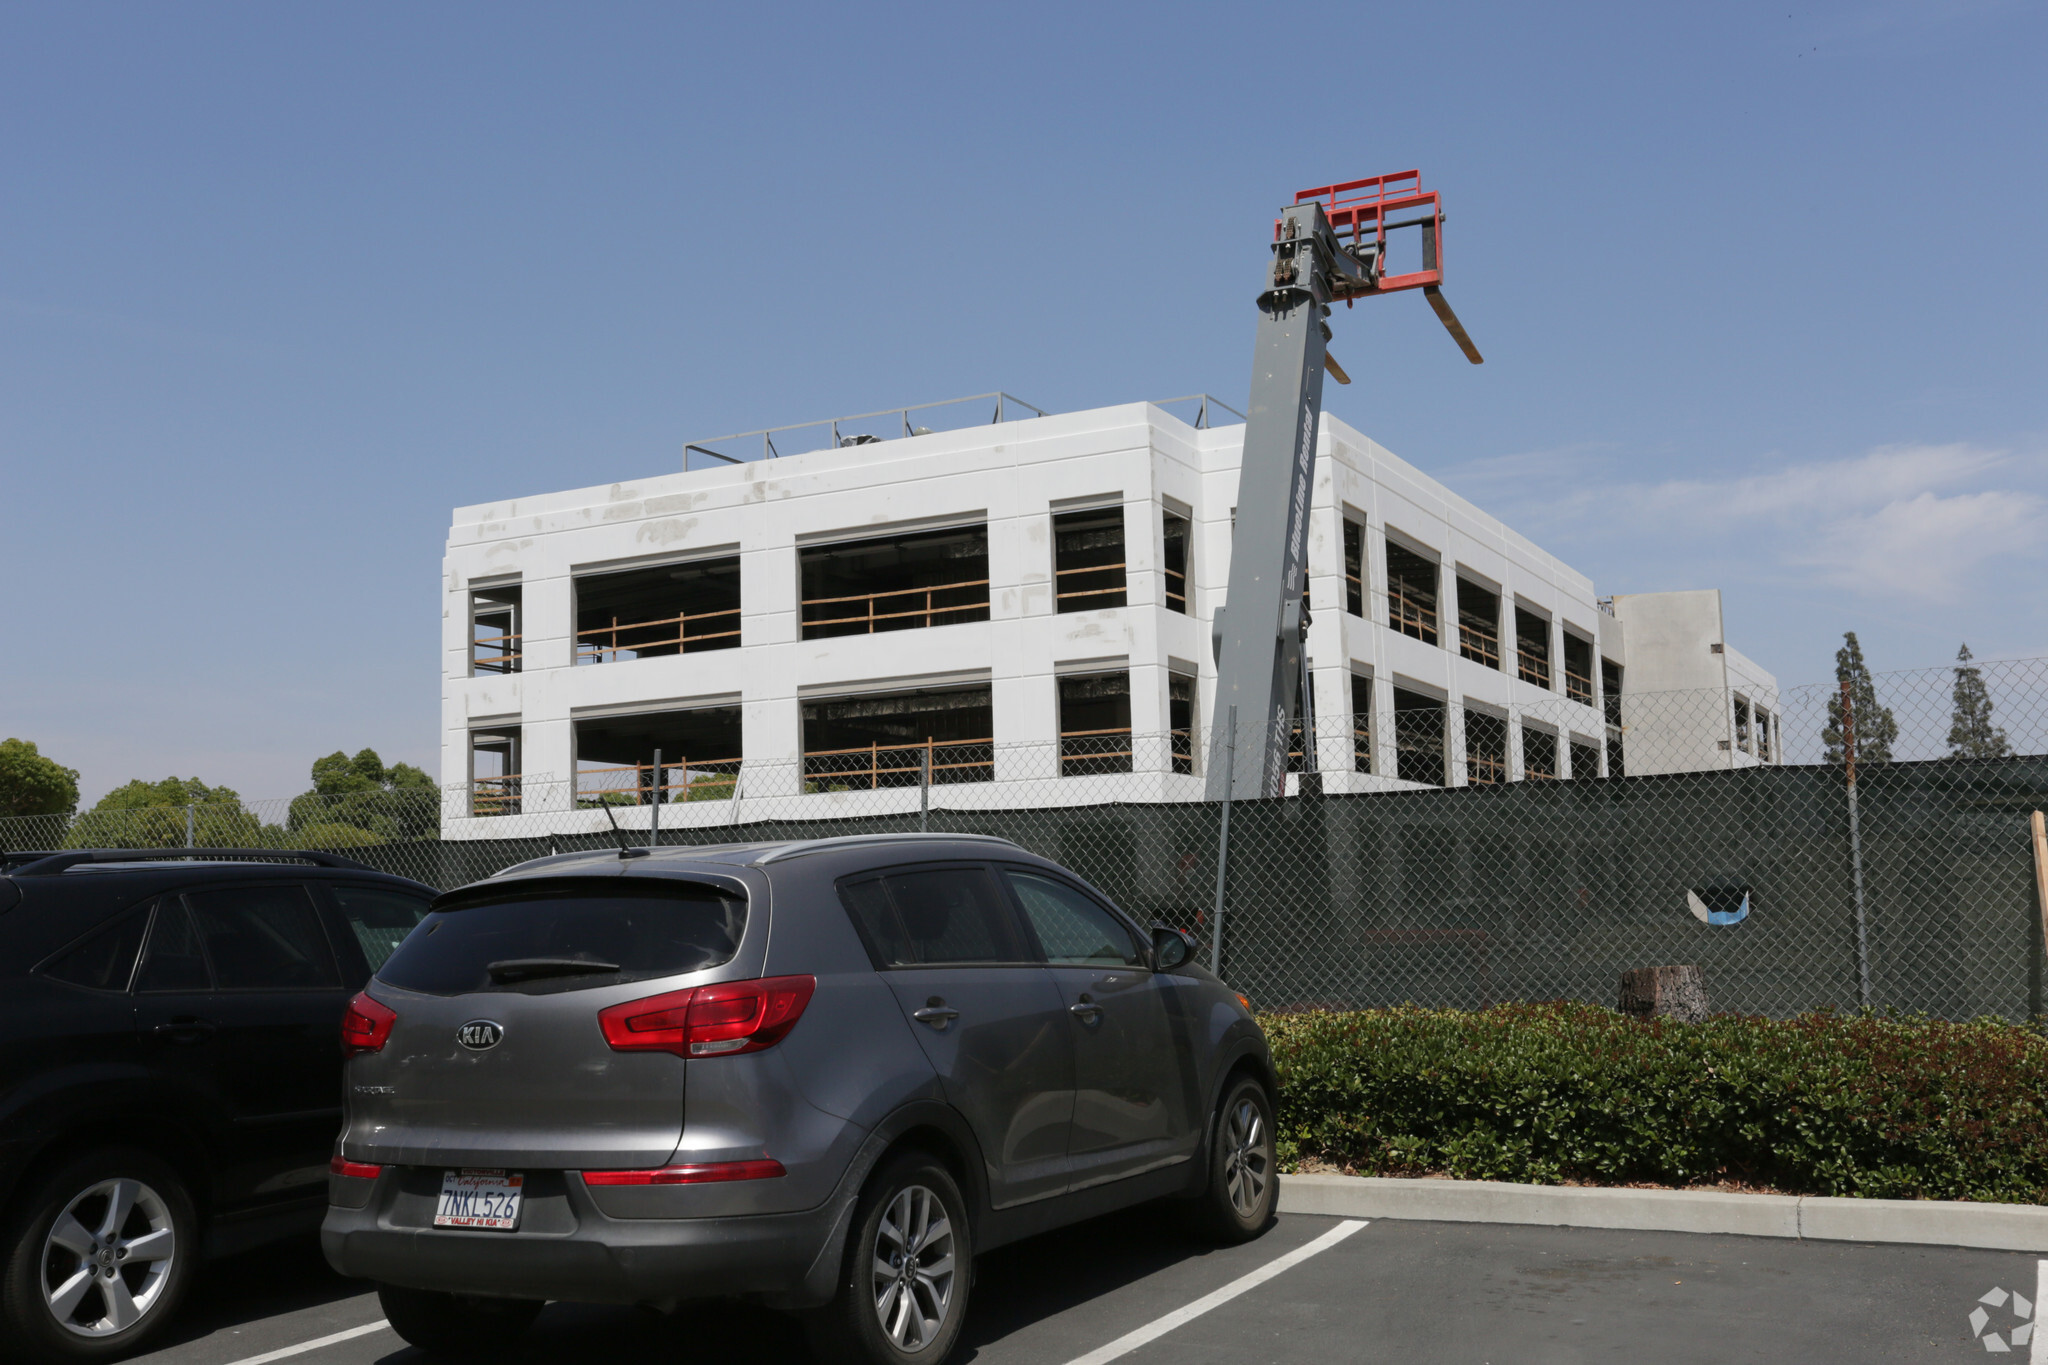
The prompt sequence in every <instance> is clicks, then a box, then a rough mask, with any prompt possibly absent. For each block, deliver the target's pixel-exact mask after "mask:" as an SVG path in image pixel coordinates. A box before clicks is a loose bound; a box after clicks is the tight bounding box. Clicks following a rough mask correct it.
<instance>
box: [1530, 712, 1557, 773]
mask: <svg viewBox="0 0 2048 1365" xmlns="http://www.w3.org/2000/svg"><path fill="white" fill-rule="evenodd" d="M1522 776H1523V778H1525V779H1527V780H1530V781H1534V780H1537V779H1541V778H1554V777H1556V776H1557V736H1556V735H1553V734H1551V733H1550V732H1549V731H1547V730H1536V729H1531V728H1530V727H1529V726H1526V725H1525V726H1523V727H1522Z"/></svg>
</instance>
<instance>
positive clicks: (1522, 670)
mask: <svg viewBox="0 0 2048 1365" xmlns="http://www.w3.org/2000/svg"><path fill="white" fill-rule="evenodd" d="M1515 673H1516V676H1517V677H1519V678H1521V680H1522V681H1523V682H1525V683H1531V684H1534V685H1535V686H1537V687H1543V688H1547V687H1549V686H1550V622H1549V621H1548V620H1547V619H1546V618H1544V617H1541V616H1538V615H1537V614H1536V613H1535V612H1533V611H1524V610H1523V609H1522V608H1520V607H1516V608H1515Z"/></svg>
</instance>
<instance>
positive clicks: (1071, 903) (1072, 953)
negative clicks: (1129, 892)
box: [1004, 872, 1144, 967]
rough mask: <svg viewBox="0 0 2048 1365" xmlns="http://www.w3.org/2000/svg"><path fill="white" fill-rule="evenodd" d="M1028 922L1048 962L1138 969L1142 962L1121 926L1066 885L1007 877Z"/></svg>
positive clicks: (1021, 875)
mask: <svg viewBox="0 0 2048 1365" xmlns="http://www.w3.org/2000/svg"><path fill="white" fill-rule="evenodd" d="M1004 875H1005V876H1007V877H1008V878H1009V880H1010V887H1011V889H1012V890H1014V891H1015V892H1016V893H1017V900H1018V902H1019V903H1020V904H1022V905H1023V907H1024V918H1025V919H1027V920H1029V921H1031V927H1032V929H1033V930H1035V931H1036V932H1037V934H1038V942H1039V944H1040V946H1042V947H1043V948H1044V949H1045V960H1046V961H1047V962H1064V963H1091V964H1095V963H1099V964H1103V965H1107V966H1129V967H1135V966H1137V965H1138V964H1140V963H1141V962H1143V961H1144V958H1143V956H1142V955H1141V954H1140V953H1139V952H1138V946H1137V943H1136V942H1135V941H1134V940H1133V939H1132V937H1131V931H1130V930H1129V929H1127V928H1125V927H1124V923H1123V921H1122V920H1120V919H1118V918H1117V917H1116V916H1115V915H1112V914H1110V913H1109V911H1107V910H1105V909H1103V908H1102V907H1101V906H1100V905H1098V904H1096V903H1095V901H1094V900H1093V899H1092V898H1090V897H1088V896H1085V895H1083V894H1082V893H1081V892H1080V891H1078V890H1076V889H1075V888H1074V887H1071V886H1068V885H1067V884H1066V883H1065V882H1061V881H1055V880H1053V879H1052V878H1051V877H1041V876H1038V875H1036V874H1034V873H1030V872H1008V873H1005V874H1004Z"/></svg>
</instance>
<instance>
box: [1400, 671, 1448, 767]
mask: <svg viewBox="0 0 2048 1365" xmlns="http://www.w3.org/2000/svg"><path fill="white" fill-rule="evenodd" d="M1394 776H1396V777H1398V778H1400V779H1401V780H1402V781H1403V782H1423V783H1427V784H1428V785H1430V786H1432V787H1441V786H1442V785H1443V784H1444V704H1443V703H1442V702H1440V701H1438V700H1436V699H1435V698H1434V697H1425V696H1423V695H1422V694H1421V693H1419V692H1408V691H1404V690H1403V689H1401V688H1398V687H1397V688H1395V689H1394Z"/></svg>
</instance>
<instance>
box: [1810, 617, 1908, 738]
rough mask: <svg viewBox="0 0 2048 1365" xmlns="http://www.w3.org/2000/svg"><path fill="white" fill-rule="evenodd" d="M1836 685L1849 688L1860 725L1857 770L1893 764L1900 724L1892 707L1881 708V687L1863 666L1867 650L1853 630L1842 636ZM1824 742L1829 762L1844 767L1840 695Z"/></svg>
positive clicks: (1823, 735) (1834, 699) (1830, 713)
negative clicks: (1878, 695) (1879, 696)
mask: <svg viewBox="0 0 2048 1365" xmlns="http://www.w3.org/2000/svg"><path fill="white" fill-rule="evenodd" d="M1835 681H1836V682H1837V683H1847V684H1849V704H1850V706H1851V707H1852V708H1853V709H1854V711H1855V721H1856V764H1857V766H1858V767H1862V766H1863V765H1864V764H1867V763H1889V762H1891V761H1892V741H1893V740H1895V739H1897V738H1898V737H1899V723H1898V722H1897V721H1896V720H1894V719H1892V712H1891V708H1890V707H1888V706H1879V705H1878V704H1877V684H1876V683H1875V682H1874V681H1872V680H1871V676H1870V667H1869V665H1867V664H1865V663H1864V662H1863V646H1862V645H1860V644H1858V643H1857V642H1856V632H1855V631H1853V630H1849V631H1844V632H1842V647H1841V648H1840V649H1838V650H1836V651H1835ZM1820 738H1821V743H1823V744H1825V745H1826V746H1827V761H1828V762H1830V763H1840V762H1841V761H1842V760H1843V752H1842V697H1841V694H1840V692H1839V691H1838V692H1837V693H1836V694H1835V695H1833V696H1831V697H1829V698H1828V723H1827V728H1826V729H1824V730H1822V731H1821V732H1820Z"/></svg>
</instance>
